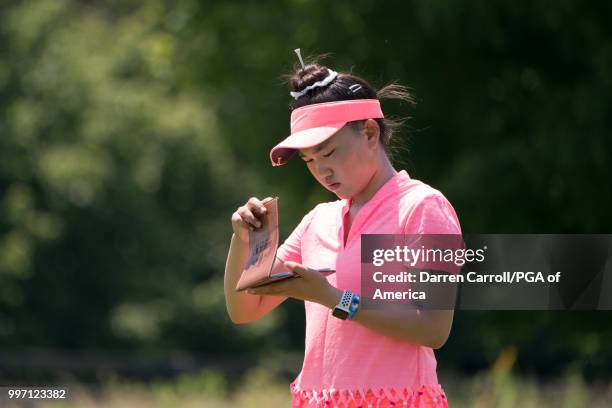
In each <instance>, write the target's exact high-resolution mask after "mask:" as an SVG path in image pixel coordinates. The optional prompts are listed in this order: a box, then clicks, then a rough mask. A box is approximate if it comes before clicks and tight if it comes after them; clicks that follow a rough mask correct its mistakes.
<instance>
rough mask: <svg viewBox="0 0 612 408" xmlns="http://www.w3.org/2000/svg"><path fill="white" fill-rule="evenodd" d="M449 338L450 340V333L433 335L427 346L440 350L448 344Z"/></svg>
mask: <svg viewBox="0 0 612 408" xmlns="http://www.w3.org/2000/svg"><path fill="white" fill-rule="evenodd" d="M447 340H448V333H446V334H437V335H436V336H433V337H432V338H431V339H430V341H429V344H427V346H428V347H431V348H432V349H434V350H438V349H441V348H442V347H443V346H444V345H445V344H446V341H447Z"/></svg>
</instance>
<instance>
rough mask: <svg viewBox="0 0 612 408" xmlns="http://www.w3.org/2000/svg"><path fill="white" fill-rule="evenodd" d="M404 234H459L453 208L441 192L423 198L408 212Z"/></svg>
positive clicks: (459, 230)
mask: <svg viewBox="0 0 612 408" xmlns="http://www.w3.org/2000/svg"><path fill="white" fill-rule="evenodd" d="M403 232H404V234H457V235H460V234H461V226H460V224H459V219H458V218H457V214H456V213H455V209H454V208H453V206H452V205H451V203H449V202H448V200H447V199H446V197H444V196H443V195H442V194H439V193H438V194H432V195H428V196H426V197H425V198H423V199H422V200H421V201H420V202H419V203H418V204H417V205H416V206H415V208H414V209H413V210H412V211H411V212H410V214H408V217H407V218H406V221H405V222H404V226H403Z"/></svg>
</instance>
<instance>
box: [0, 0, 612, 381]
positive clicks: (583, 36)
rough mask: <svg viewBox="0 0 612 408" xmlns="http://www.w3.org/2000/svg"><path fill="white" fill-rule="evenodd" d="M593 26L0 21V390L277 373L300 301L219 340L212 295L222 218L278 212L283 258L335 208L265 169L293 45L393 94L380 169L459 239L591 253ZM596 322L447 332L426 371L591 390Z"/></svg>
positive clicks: (295, 10)
mask: <svg viewBox="0 0 612 408" xmlns="http://www.w3.org/2000/svg"><path fill="white" fill-rule="evenodd" d="M611 18H612V5H611V4H610V3H608V2H584V1H582V2H581V1H558V2H546V1H536V2H501V1H471V2H445V1H427V2H425V1H394V2H371V1H353V2H322V1H313V2H308V1H298V0H295V1H285V2H273V1H258V2H254V1H251V2H240V3H236V4H231V3H229V2H197V1H191V0H181V1H172V2H170V1H160V0H155V1H146V2H140V1H125V0H123V1H119V0H109V1H71V0H64V1H56V0H36V1H26V2H19V1H3V2H2V4H1V5H0V350H1V353H2V359H1V360H2V363H0V379H4V380H5V381H8V379H12V378H33V376H34V375H42V374H41V373H43V372H45V371H44V370H47V371H48V372H52V369H53V367H55V366H61V367H64V368H66V367H65V366H71V364H72V365H74V364H76V366H78V367H95V366H96V365H99V364H103V363H105V362H106V363H108V364H110V365H111V366H113V364H114V366H121V367H123V369H124V371H129V370H130V367H132V366H133V365H136V366H137V367H140V368H141V371H142V372H145V371H147V370H146V369H143V368H142V365H141V366H138V364H140V363H138V362H139V361H149V363H147V364H153V366H151V367H149V366H147V367H149V368H150V370H151V371H148V372H149V373H151V372H153V371H155V370H157V371H159V372H160V373H162V374H172V373H174V372H175V371H181V370H182V369H189V368H190V367H192V365H190V364H186V365H181V364H178V365H173V363H172V361H174V360H172V359H170V360H168V357H167V356H169V355H170V356H172V355H175V354H176V353H177V352H180V353H181V354H180V355H181V356H187V357H184V359H186V361H191V362H194V361H195V362H201V364H207V363H208V362H210V361H212V359H213V356H214V359H216V360H215V361H217V360H219V361H220V363H219V364H221V365H223V364H225V365H230V362H235V361H241V362H242V363H241V364H250V363H249V362H250V361H255V360H257V359H259V358H260V357H261V356H263V355H265V354H266V352H267V351H270V352H273V351H278V350H283V351H295V352H296V353H297V355H300V353H301V352H302V351H303V341H304V312H303V304H302V303H301V302H298V301H295V300H289V301H288V302H286V303H284V304H283V306H282V307H281V308H279V309H278V310H276V311H275V312H274V313H273V314H272V315H271V316H268V317H266V318H265V319H263V320H262V321H261V322H258V323H256V324H252V325H246V326H236V325H234V324H232V323H231V321H230V320H229V318H228V316H227V313H226V310H225V301H224V295H223V273H224V265H225V258H226V255H227V250H228V246H229V240H230V236H231V226H230V216H231V214H232V212H233V211H234V210H235V209H236V208H237V207H238V206H239V205H242V204H243V203H244V202H245V201H246V200H247V199H248V198H249V197H251V196H257V197H262V198H263V197H266V196H269V195H278V196H280V198H281V209H280V211H281V219H282V226H283V229H282V235H283V237H286V236H287V235H288V234H289V233H290V232H291V230H292V229H293V227H294V226H295V225H297V222H298V221H299V220H300V219H301V217H302V216H303V215H304V214H305V213H306V212H307V211H308V210H310V209H311V208H312V207H313V206H314V205H316V204H317V203H318V202H321V201H330V200H334V199H335V196H332V195H331V193H329V192H326V191H325V190H324V189H323V188H322V187H321V186H320V185H318V184H317V183H316V182H315V180H314V179H313V178H312V176H311V175H310V174H309V173H308V171H307V169H306V168H305V166H304V165H303V163H301V162H300V161H297V160H296V161H292V162H291V163H290V164H289V165H287V166H284V167H280V168H272V167H271V166H270V163H269V159H268V152H269V149H270V148H271V147H272V146H273V145H274V144H275V143H277V142H278V141H279V140H281V139H282V138H284V137H285V136H286V135H287V133H288V131H289V114H290V112H289V102H290V96H289V95H288V90H287V86H286V84H283V82H282V79H281V75H283V74H286V73H289V72H290V71H291V70H292V69H293V68H295V67H296V64H297V58H296V55H295V54H294V52H293V49H294V48H298V47H300V48H301V49H302V54H303V55H305V56H307V57H308V56H314V55H318V54H321V53H329V55H328V56H327V58H325V59H323V60H322V61H321V62H322V63H324V64H327V65H329V66H330V67H331V68H333V69H335V70H337V71H352V72H353V73H354V74H357V75H360V76H363V77H364V78H366V79H367V80H369V81H370V82H371V83H372V84H373V85H374V86H375V87H377V88H380V87H382V86H383V85H385V84H387V83H389V82H391V81H397V82H398V83H400V84H403V85H406V86H409V87H410V88H411V89H412V90H413V93H414V95H415V97H416V99H417V104H416V105H415V106H410V105H407V104H405V103H398V102H393V101H391V102H384V103H383V110H384V111H385V113H386V114H387V115H390V116H395V117H407V116H409V117H411V118H412V119H410V120H409V121H408V122H407V126H405V127H404V128H403V131H402V132H401V133H400V134H398V135H397V138H398V139H401V141H402V143H401V145H402V148H401V150H399V151H398V154H397V156H396V169H398V170H399V169H406V170H407V171H408V173H409V174H410V175H411V177H413V178H416V179H419V180H422V181H424V182H426V183H428V184H430V185H432V186H434V187H435V188H438V189H439V190H441V191H442V192H443V193H444V194H445V195H446V197H447V198H448V199H449V200H450V202H451V203H452V204H453V206H454V208H455V210H456V212H457V214H458V216H459V219H460V221H461V225H462V228H463V231H464V232H466V233H610V232H612V218H611V217H610V213H609V211H610V208H612V189H611V188H610V185H611V184H610V180H609V167H610V155H611V153H612V149H611V144H612V142H610V131H611V130H612V104H611V98H610V95H611V92H612V25H611V24H610V21H611ZM611 318H612V315H611V314H610V312H603V311H598V312H543V311H539V312H500V311H488V312H465V311H459V312H457V313H456V314H455V320H454V324H453V330H452V333H451V336H450V339H449V341H448V342H447V343H446V345H445V346H444V347H443V348H442V349H440V350H437V351H436V355H437V358H438V367H439V368H440V369H452V370H456V371H458V372H463V373H467V374H469V373H474V372H477V371H479V370H483V369H486V368H488V367H490V366H491V365H492V364H493V363H494V361H496V359H497V358H498V356H500V355H502V353H503V352H504V350H506V351H507V350H514V351H515V355H516V363H515V365H514V369H515V370H517V372H519V373H523V374H535V375H537V376H540V377H554V376H557V375H559V374H561V373H563V372H564V371H567V370H569V369H572V370H578V371H580V372H581V373H582V374H583V376H584V377H585V378H587V379H593V378H609V376H610V374H611V373H612V351H611V348H610V344H612V325H611V324H610V321H611ZM238 350H240V352H239V351H238ZM256 350H258V352H257V353H256ZM511 354H512V353H511ZM506 355H507V353H506ZM39 356H45V357H44V358H46V360H45V359H43V358H42V357H39ZM58 356H59V357H58ZM94 356H97V357H94ZM125 356H129V359H127V360H125ZM151 356H156V357H155V358H160V359H161V360H159V361H161V362H160V363H159V365H158V366H157V365H155V364H156V363H150V362H151V361H157V360H152V358H153V357H151ZM43 360H44V362H41V361H43ZM75 361H76V363H75ZM82 361H85V362H84V363H82V364H81V363H79V362H82ZM126 361H127V362H131V363H129V364H128V363H125V362H126ZM168 361H170V363H169V362H168ZM182 361H184V360H182ZM121 362H124V363H125V366H123V365H121V364H120V363H121ZM79 364H81V365H79ZM193 364H195V365H197V364H200V363H193ZM232 364H233V363H232ZM71 367H72V366H71ZM73 368H74V367H73ZM294 368H298V369H299V365H298V366H297V367H294ZM75 370H76V369H75ZM76 371H78V370H76ZM141 371H139V370H138V369H135V370H134V373H135V374H136V375H139V374H142V372H141ZM85 372H86V370H85V371H82V373H85ZM83 375H85V374H83Z"/></svg>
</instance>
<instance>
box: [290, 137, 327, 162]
mask: <svg viewBox="0 0 612 408" xmlns="http://www.w3.org/2000/svg"><path fill="white" fill-rule="evenodd" d="M330 143H331V138H329V139H327V140H326V141H324V142H323V143H321V144H319V145H318V146H316V147H315V148H314V152H315V153H318V152H320V151H321V150H323V149H325V147H327V145H328V144H330ZM297 154H298V156H300V157H304V155H303V154H302V152H300V151H299V150H298V151H297Z"/></svg>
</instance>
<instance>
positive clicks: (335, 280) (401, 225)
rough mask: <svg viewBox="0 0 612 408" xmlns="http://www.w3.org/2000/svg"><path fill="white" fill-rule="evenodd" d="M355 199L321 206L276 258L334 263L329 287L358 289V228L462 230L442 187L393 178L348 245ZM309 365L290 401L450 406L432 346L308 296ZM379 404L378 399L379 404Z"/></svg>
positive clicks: (366, 209) (364, 211)
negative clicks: (385, 331) (344, 316)
mask: <svg viewBox="0 0 612 408" xmlns="http://www.w3.org/2000/svg"><path fill="white" fill-rule="evenodd" d="M350 204H351V200H350V199H349V200H347V199H344V200H337V201H333V202H328V203H321V204H318V205H317V206H316V207H315V208H313V209H312V210H311V211H310V212H309V213H308V214H306V215H305V216H304V218H303V219H302V221H301V222H300V224H299V225H298V226H297V227H296V228H295V230H294V231H293V232H292V233H291V235H290V236H289V237H288V238H287V239H286V240H285V242H284V243H283V244H282V245H281V246H280V247H279V249H278V252H277V256H278V257H279V258H280V259H281V260H283V261H294V262H298V263H302V264H304V265H307V266H309V267H313V268H317V267H335V269H336V273H334V274H331V275H328V276H327V279H328V281H329V282H330V284H331V285H333V286H335V287H337V288H338V289H340V290H344V289H346V290H350V291H353V292H355V293H360V286H361V281H360V271H361V261H360V260H361V256H360V251H361V240H360V234H401V233H405V234H461V228H460V226H459V221H458V219H457V215H456V214H455V211H454V209H453V207H452V206H451V204H450V203H449V202H448V200H447V199H446V198H445V197H444V196H443V195H442V193H440V192H439V191H438V190H436V189H434V188H432V187H430V186H428V185H427V184H425V183H423V182H421V181H419V180H415V179H412V178H410V177H409V175H408V173H407V172H406V171H405V170H402V171H400V172H398V173H397V174H396V175H394V176H393V177H392V178H391V179H389V180H388V181H387V182H386V183H385V184H384V185H383V186H382V187H381V188H380V189H379V190H378V191H377V192H376V193H375V194H374V196H373V197H372V198H371V199H370V200H369V201H368V202H367V203H365V204H364V205H363V206H362V207H361V209H360V210H359V212H358V213H357V215H356V216H355V219H354V221H353V224H352V226H351V228H350V231H349V234H348V237H347V241H346V243H344V242H343V241H344V215H345V214H346V213H347V212H348V210H349V208H350ZM304 307H305V310H306V340H305V351H304V363H303V366H302V370H301V372H300V374H299V375H298V376H297V378H295V380H294V381H293V382H292V383H291V385H290V390H291V393H292V394H293V402H292V407H330V406H335V405H338V406H344V407H352V406H354V407H358V406H360V405H362V404H363V407H364V408H366V407H367V406H368V405H369V404H372V406H373V407H379V406H380V407H382V406H399V407H402V406H407V407H412V406H419V407H420V406H440V407H445V406H447V403H446V396H445V395H444V391H443V389H442V387H441V386H440V384H438V378H437V375H436V358H435V356H434V351H433V350H432V349H431V348H430V347H425V346H421V345H418V344H411V343H406V342H401V341H398V340H395V339H393V338H391V337H388V336H385V335H382V334H379V333H377V332H374V331H373V330H370V329H368V328H366V327H365V326H363V325H361V324H359V323H357V322H356V321H351V320H341V319H338V318H336V317H334V316H332V315H331V313H330V309H328V308H327V307H325V306H323V305H320V304H318V303H314V302H309V301H305V302H304ZM377 404H378V405H377Z"/></svg>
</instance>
